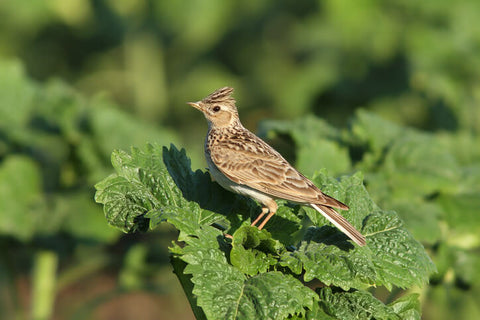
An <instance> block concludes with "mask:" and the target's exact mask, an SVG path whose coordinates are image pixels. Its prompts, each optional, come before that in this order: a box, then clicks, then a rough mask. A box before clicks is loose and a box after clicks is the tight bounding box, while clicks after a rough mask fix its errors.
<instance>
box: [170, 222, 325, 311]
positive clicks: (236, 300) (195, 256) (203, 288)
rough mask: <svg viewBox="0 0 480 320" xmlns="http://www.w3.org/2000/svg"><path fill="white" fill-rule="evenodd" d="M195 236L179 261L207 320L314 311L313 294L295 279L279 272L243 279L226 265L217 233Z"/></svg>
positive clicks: (203, 232)
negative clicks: (188, 276) (190, 279)
mask: <svg viewBox="0 0 480 320" xmlns="http://www.w3.org/2000/svg"><path fill="white" fill-rule="evenodd" d="M197 235H198V236H197V237H188V238H186V239H185V242H186V243H187V246H185V247H184V248H183V249H182V254H181V255H180V256H179V257H180V258H181V259H182V260H184V261H185V262H187V263H188V266H187V267H186V268H185V272H186V273H187V274H191V275H192V282H193V283H194V289H193V293H194V294H195V295H196V296H197V301H198V305H199V306H201V307H202V309H203V311H204V312H205V315H206V316H207V318H208V319H285V318H287V317H288V316H289V315H296V314H297V315H305V313H306V312H307V309H313V308H314V302H315V301H316V299H317V298H316V297H317V296H316V294H315V293H314V292H313V291H311V290H310V289H308V288H307V287H305V286H304V285H303V284H301V282H300V281H298V280H297V279H295V278H293V277H292V276H289V275H285V274H282V273H280V272H266V273H261V274H258V275H256V276H254V277H247V276H246V275H244V274H243V273H242V272H241V271H240V270H239V269H237V268H235V267H233V266H232V265H231V264H229V263H228V262H227V259H226V257H225V252H224V251H222V248H221V245H220V243H219V239H220V238H223V237H222V235H221V233H220V232H219V231H218V230H215V229H213V228H211V227H205V228H203V229H202V230H201V232H197ZM177 254H178V251H177Z"/></svg>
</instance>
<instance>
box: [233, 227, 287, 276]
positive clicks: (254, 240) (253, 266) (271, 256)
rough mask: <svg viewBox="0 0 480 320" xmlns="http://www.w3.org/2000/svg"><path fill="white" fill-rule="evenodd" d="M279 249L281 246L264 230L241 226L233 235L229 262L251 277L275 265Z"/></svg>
mask: <svg viewBox="0 0 480 320" xmlns="http://www.w3.org/2000/svg"><path fill="white" fill-rule="evenodd" d="M281 249H283V246H282V245H280V243H279V242H278V241H275V240H274V239H272V236H271V235H270V234H269V233H268V232H267V231H266V230H258V228H256V227H251V226H243V227H241V228H240V229H238V230H237V231H235V233H234V234H233V241H232V250H231V252H230V262H231V263H232V265H233V266H235V267H237V268H238V269H239V270H240V271H242V272H243V273H245V274H248V275H251V276H253V275H256V274H257V273H259V272H266V271H267V270H268V269H269V267H270V266H272V265H275V264H276V263H277V259H276V256H278V254H279V251H280V250H281Z"/></svg>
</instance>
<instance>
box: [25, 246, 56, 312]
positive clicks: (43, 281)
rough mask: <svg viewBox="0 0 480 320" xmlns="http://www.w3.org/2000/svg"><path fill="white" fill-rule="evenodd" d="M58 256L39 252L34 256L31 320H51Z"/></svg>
mask: <svg viewBox="0 0 480 320" xmlns="http://www.w3.org/2000/svg"><path fill="white" fill-rule="evenodd" d="M57 266H58V256H57V255H56V254H55V252H52V251H46V250H44V251H40V252H38V253H37V254H36V256H35V261H34V266H33V271H32V278H33V279H32V283H33V293H32V316H31V319H33V320H48V319H51V317H52V313H53V305H54V302H55V294H56V287H55V286H56V272H57Z"/></svg>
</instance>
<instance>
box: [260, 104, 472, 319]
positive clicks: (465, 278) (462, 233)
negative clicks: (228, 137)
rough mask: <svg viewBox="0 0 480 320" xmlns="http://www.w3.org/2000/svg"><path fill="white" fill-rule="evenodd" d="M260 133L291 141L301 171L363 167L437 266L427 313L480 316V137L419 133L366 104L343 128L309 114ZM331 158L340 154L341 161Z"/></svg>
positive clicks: (376, 193)
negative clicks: (367, 108)
mask: <svg viewBox="0 0 480 320" xmlns="http://www.w3.org/2000/svg"><path fill="white" fill-rule="evenodd" d="M261 133H262V134H263V135H265V136H267V137H268V138H270V139H272V140H274V141H275V140H278V138H279V137H280V138H282V139H284V138H285V137H288V138H290V139H292V140H293V141H294V142H295V146H296V152H295V159H296V161H297V163H298V165H299V167H300V169H301V170H305V171H308V170H312V163H313V162H314V161H313V160H315V161H316V162H318V163H321V164H322V165H325V166H328V167H332V168H335V169H336V173H337V174H346V173H349V172H352V171H358V170H361V171H362V172H363V173H364V175H365V183H366V186H367V190H368V191H369V193H370V194H371V196H372V198H373V199H374V200H375V202H376V203H378V204H379V205H380V206H382V207H386V208H392V209H393V210H395V211H396V212H397V213H398V214H399V216H400V217H401V218H402V221H404V222H405V226H406V227H407V229H408V230H409V231H410V232H412V234H413V235H414V237H415V238H416V239H418V240H419V241H421V242H422V243H423V244H424V245H425V246H426V248H427V250H428V251H429V253H430V256H431V257H432V258H433V261H434V262H435V264H436V266H437V267H438V273H436V274H434V275H433V276H432V278H431V279H432V281H431V282H432V284H431V285H430V286H428V287H426V288H425V289H424V294H423V299H422V300H423V305H424V310H427V312H428V314H426V315H425V317H426V318H432V319H440V318H442V319H449V318H453V317H460V318H465V319H470V318H473V319H475V318H477V317H478V316H480V313H479V312H478V308H477V306H478V299H476V298H474V297H475V296H478V288H479V286H480V273H479V270H480V268H479V266H480V260H479V258H478V249H479V244H480V237H479V233H478V231H479V227H480V218H479V215H478V208H480V202H479V199H480V189H479V186H480V153H479V150H480V149H479V148H478V146H479V145H480V139H479V137H478V135H475V134H473V133H471V132H465V131H463V132H436V133H432V132H426V131H421V130H417V129H412V128H409V127H405V126H401V125H398V124H395V123H392V122H390V121H387V120H384V119H382V118H381V117H379V116H378V115H376V114H374V113H371V112H367V111H365V110H359V111H358V112H357V113H356V115H355V117H354V118H353V119H352V121H351V124H350V127H349V128H348V129H345V130H338V129H336V128H333V127H332V126H329V125H328V124H327V123H326V122H325V121H323V120H322V119H317V118H315V117H312V116H309V117H305V118H303V119H298V120H296V121H265V122H264V123H263V124H262V127H261ZM312 140H313V141H312ZM313 144H316V148H312V145H313ZM331 146H335V147H334V148H332V147H331ZM325 152H329V153H330V155H329V156H328V157H324V156H323V155H324V153H325ZM317 159H318V160H317ZM329 159H338V161H337V165H336V164H335V163H334V162H332V161H329ZM322 161H323V162H322ZM339 163H340V164H342V165H341V166H339V165H338V164H339Z"/></svg>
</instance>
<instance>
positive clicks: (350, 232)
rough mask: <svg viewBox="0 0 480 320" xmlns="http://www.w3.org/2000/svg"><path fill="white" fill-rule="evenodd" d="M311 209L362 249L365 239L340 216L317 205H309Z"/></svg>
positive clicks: (330, 209) (328, 208)
mask: <svg viewBox="0 0 480 320" xmlns="http://www.w3.org/2000/svg"><path fill="white" fill-rule="evenodd" d="M310 205H311V206H312V208H314V209H315V210H317V211H318V212H320V213H321V214H322V215H323V216H324V217H325V218H327V219H328V221H330V222H331V223H333V224H334V225H335V227H337V228H338V229H340V230H341V231H342V232H343V233H345V234H346V235H347V236H348V237H349V238H350V239H352V240H353V241H354V242H355V243H356V244H358V245H359V246H361V247H363V246H364V245H365V244H366V242H365V237H364V236H363V235H362V234H361V233H360V232H359V231H358V230H357V229H355V227H354V226H352V225H351V224H350V222H348V221H347V219H345V218H344V217H343V216H342V215H340V214H339V213H337V212H336V211H335V210H333V209H332V208H330V207H327V206H322V205H317V204H313V203H312V204H310Z"/></svg>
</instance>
